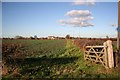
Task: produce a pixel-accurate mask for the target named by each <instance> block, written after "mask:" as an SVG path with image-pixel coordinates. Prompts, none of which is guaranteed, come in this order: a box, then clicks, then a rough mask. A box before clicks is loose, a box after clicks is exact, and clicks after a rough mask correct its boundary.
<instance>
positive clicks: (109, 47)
mask: <svg viewBox="0 0 120 80" xmlns="http://www.w3.org/2000/svg"><path fill="white" fill-rule="evenodd" d="M106 43H107V54H108V65H109V68H113V67H114V58H113V48H112V41H111V40H107V41H106Z"/></svg>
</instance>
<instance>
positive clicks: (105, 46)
mask: <svg viewBox="0 0 120 80" xmlns="http://www.w3.org/2000/svg"><path fill="white" fill-rule="evenodd" d="M103 45H104V53H105V57H104V59H105V68H108V67H109V66H108V55H107V43H106V42H104V43H103Z"/></svg>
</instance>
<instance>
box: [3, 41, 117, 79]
mask: <svg viewBox="0 0 120 80" xmlns="http://www.w3.org/2000/svg"><path fill="white" fill-rule="evenodd" d="M2 56H3V57H2V60H3V78H21V79H26V78H111V77H112V78H116V77H118V76H119V74H118V72H117V71H116V70H114V69H113V70H109V71H108V70H106V69H105V68H104V67H103V66H102V65H100V64H91V62H89V61H85V60H84V57H83V52H82V51H81V50H80V49H79V48H78V47H77V46H76V45H74V44H73V42H72V41H71V40H3V45H2Z"/></svg>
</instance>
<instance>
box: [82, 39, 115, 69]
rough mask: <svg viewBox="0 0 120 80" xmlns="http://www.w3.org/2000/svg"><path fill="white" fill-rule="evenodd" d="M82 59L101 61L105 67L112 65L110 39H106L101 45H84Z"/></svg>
mask: <svg viewBox="0 0 120 80" xmlns="http://www.w3.org/2000/svg"><path fill="white" fill-rule="evenodd" d="M85 49H86V50H85V53H84V59H85V60H90V61H91V62H94V63H101V64H102V65H103V66H104V67H105V68H112V67H114V59H113V49H112V41H110V40H108V41H106V42H105V43H104V44H103V45H102V46H86V48H85Z"/></svg>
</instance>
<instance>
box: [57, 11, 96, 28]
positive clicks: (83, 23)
mask: <svg viewBox="0 0 120 80" xmlns="http://www.w3.org/2000/svg"><path fill="white" fill-rule="evenodd" d="M65 15H66V16H69V17H70V18H69V19H66V20H64V19H62V20H59V22H60V23H61V24H62V25H71V26H74V27H87V26H94V25H93V24H92V23H89V22H88V21H90V20H92V19H94V17H92V16H91V15H92V14H91V12H90V11H89V10H71V11H68V12H67V13H66V14H65Z"/></svg>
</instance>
